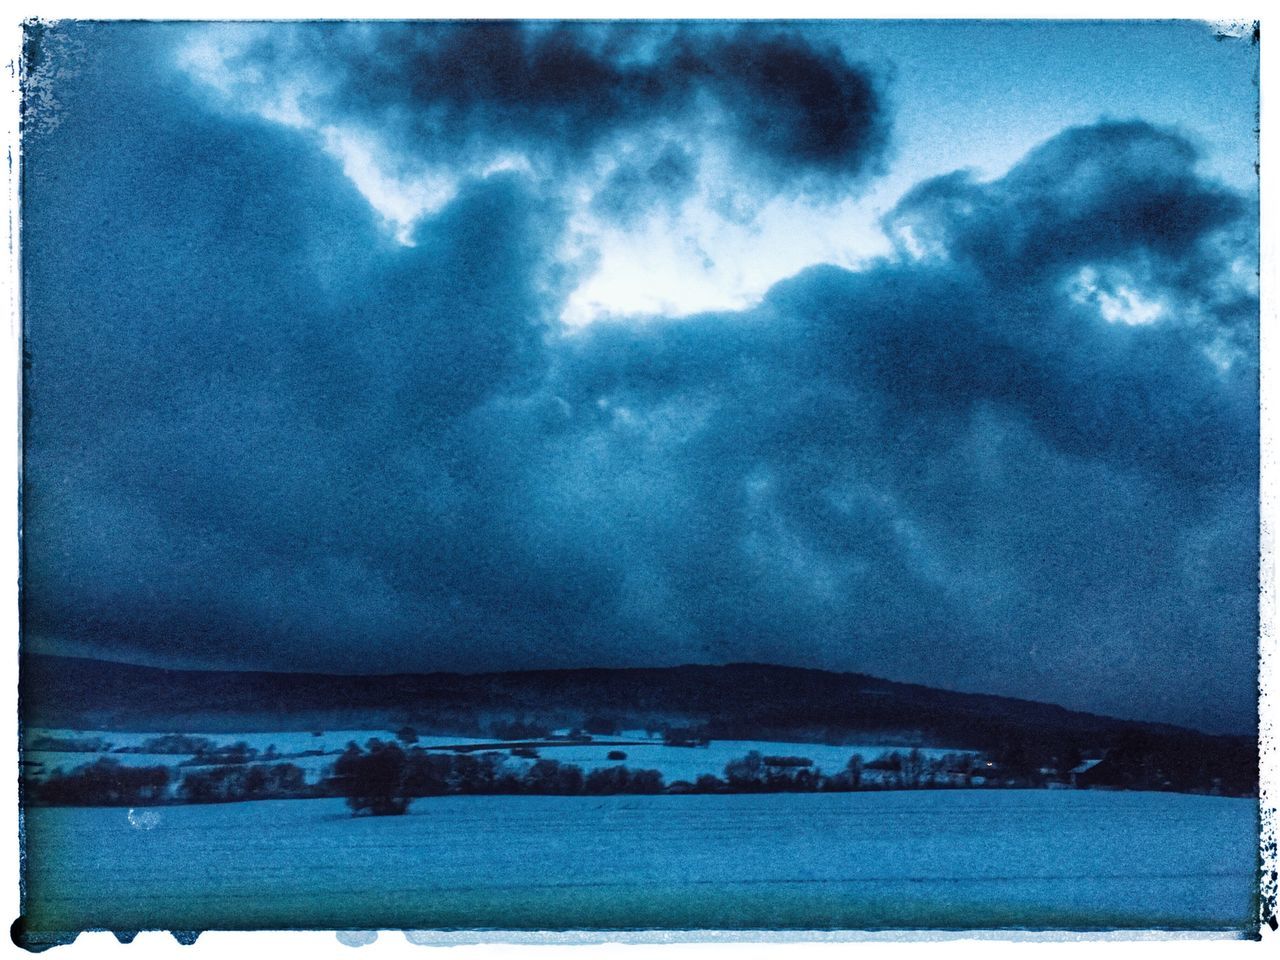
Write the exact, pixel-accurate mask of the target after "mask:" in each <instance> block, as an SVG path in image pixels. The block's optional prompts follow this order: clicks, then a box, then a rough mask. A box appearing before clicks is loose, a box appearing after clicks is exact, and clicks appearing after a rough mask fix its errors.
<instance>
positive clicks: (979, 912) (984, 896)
mask: <svg viewBox="0 0 1280 960" xmlns="http://www.w3.org/2000/svg"><path fill="white" fill-rule="evenodd" d="M25 816H26V820H25V842H26V848H27V850H28V851H29V852H30V854H31V857H30V859H29V860H28V863H27V886H26V901H25V904H24V913H25V915H26V917H27V919H28V921H29V923H30V925H31V928H32V929H33V930H45V931H57V930H73V929H86V928H107V929H117V930H120V929H126V930H127V929H146V928H149V927H154V926H157V925H162V926H164V927H166V928H179V929H182V928H189V929H217V928H288V927H295V928H296V927H309V928H320V929H325V928H344V927H346V928H369V927H391V928H499V929H502V928H506V929H556V928H676V929H678V928H686V929H690V928H692V929H696V928H723V929H734V928H737V929H750V928H826V929H836V928H845V929H875V928H902V927H908V928H910V927H929V928H953V929H955V928H974V927H1031V928H1070V929H1098V928H1114V927H1126V928H1136V927H1144V928H1145V927H1167V928H1174V929H1224V928H1225V929H1240V928H1243V927H1244V926H1246V925H1247V924H1249V923H1250V922H1251V919H1252V917H1253V913H1254V909H1255V907H1254V892H1255V889H1256V874H1255V870H1256V856H1257V841H1256V837H1257V824H1256V816H1257V804H1256V802H1255V801H1250V800H1243V799H1230V798H1221V797H1204V796H1186V795H1177V794H1159V793H1136V792H1133V793H1117V792H1085V791H1080V792H1076V791H946V792H936V791H930V792H892V793H860V794H859V793H853V794H775V795H739V796H685V797H676V796H652V797H635V796H630V797H442V798H438V799H424V800H420V801H417V802H415V803H414V804H413V806H412V807H411V809H410V811H409V814H408V815H407V816H404V817H377V818H353V817H351V816H350V815H349V813H348V812H347V810H346V808H345V807H344V805H343V803H342V801H340V800H302V801H266V802H257V803H231V804H216V805H202V806H176V807H174V806H171V807H156V808H147V809H145V810H138V811H130V810H127V809H124V808H115V809H108V808H65V807H64V808H54V807H47V808H37V809H30V810H28V811H26V815H25Z"/></svg>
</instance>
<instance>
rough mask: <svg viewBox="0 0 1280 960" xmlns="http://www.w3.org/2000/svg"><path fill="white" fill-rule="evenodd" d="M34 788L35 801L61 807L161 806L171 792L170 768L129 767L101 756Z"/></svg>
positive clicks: (60, 773)
mask: <svg viewBox="0 0 1280 960" xmlns="http://www.w3.org/2000/svg"><path fill="white" fill-rule="evenodd" d="M30 788H31V797H32V799H33V800H34V801H36V802H38V803H47V804H52V805H57V806H80V807H99V806H138V805H141V804H147V803H159V802H161V801H163V800H164V799H165V796H166V793H167V792H168V788H169V768H168V767H128V766H125V765H124V764H122V763H121V762H120V761H119V760H116V759H114V758H112V757H99V758H98V759H97V760H95V761H94V762H93V763H89V764H85V765H83V766H80V767H76V768H75V769H74V770H72V771H71V772H70V773H62V772H61V771H57V772H55V773H53V774H52V775H51V776H49V777H48V778H47V779H45V780H43V781H34V782H32V783H31V784H30Z"/></svg>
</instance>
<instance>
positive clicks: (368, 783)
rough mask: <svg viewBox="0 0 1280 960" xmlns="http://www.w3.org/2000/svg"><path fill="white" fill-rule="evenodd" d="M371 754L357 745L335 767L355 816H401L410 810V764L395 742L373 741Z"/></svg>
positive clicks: (349, 748) (369, 745) (350, 748)
mask: <svg viewBox="0 0 1280 960" xmlns="http://www.w3.org/2000/svg"><path fill="white" fill-rule="evenodd" d="M368 748H369V749H368V752H367V753H365V752H363V751H361V750H360V748H359V747H357V746H356V745H355V744H354V743H350V744H348V745H347V749H346V751H345V752H344V753H343V754H342V756H340V757H339V758H338V760H337V762H336V763H335V764H334V765H333V773H334V778H335V779H336V780H337V781H338V787H339V790H340V792H341V793H342V795H343V796H345V797H346V798H347V806H349V807H350V808H351V811H352V813H354V814H357V815H359V814H361V813H369V814H371V815H373V816H387V815H391V814H401V813H404V812H405V811H406V810H408V809H409V795H408V789H407V786H408V783H407V780H408V777H407V776H406V774H407V768H408V764H407V761H406V758H405V753H404V751H403V750H401V749H400V747H399V746H397V745H396V744H395V743H383V742H382V741H381V740H378V739H373V740H370V741H369V744H368Z"/></svg>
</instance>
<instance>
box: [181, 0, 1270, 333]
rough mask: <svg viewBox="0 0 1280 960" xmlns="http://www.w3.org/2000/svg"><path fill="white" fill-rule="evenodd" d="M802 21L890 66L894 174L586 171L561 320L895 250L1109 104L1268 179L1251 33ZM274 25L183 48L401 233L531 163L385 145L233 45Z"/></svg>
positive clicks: (688, 303)
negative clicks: (627, 176)
mask: <svg viewBox="0 0 1280 960" xmlns="http://www.w3.org/2000/svg"><path fill="white" fill-rule="evenodd" d="M808 28H809V29H811V30H813V31H814V32H815V33H820V34H823V35H824V39H826V40H829V41H830V42H833V43H837V44H839V45H840V46H841V47H842V48H843V49H844V50H845V51H846V52H847V53H848V55H849V56H850V58H851V59H853V60H857V61H862V62H866V63H869V64H871V65H872V66H874V67H877V68H879V69H880V70H881V71H883V72H884V73H886V74H888V75H889V76H890V77H891V80H890V83H889V85H888V88H887V89H888V96H889V102H890V109H891V111H892V117H893V140H892V146H891V151H890V156H889V164H888V167H887V171H886V173H885V174H884V175H883V176H882V177H880V178H879V179H877V180H874V181H872V182H870V183H866V182H863V183H861V184H860V185H857V186H851V188H850V192H849V193H848V194H847V195H845V196H843V197H839V198H836V199H823V200H820V201H819V200H812V199H805V198H797V197H788V196H779V197H776V198H774V199H772V200H770V201H768V202H766V203H764V204H763V205H761V206H760V207H759V208H758V210H757V212H756V215H755V216H754V217H753V218H751V219H749V220H747V221H745V222H744V221H743V220H742V219H741V218H728V217H726V216H724V215H723V214H722V213H721V212H720V211H719V209H718V207H717V204H716V203H715V202H713V199H712V184H709V183H708V176H707V171H708V169H709V170H711V172H712V175H714V174H715V166H716V165H715V164H714V162H713V163H711V164H710V165H708V166H707V167H704V174H703V177H702V178H701V186H700V189H699V190H698V191H697V192H696V193H695V195H694V196H692V197H691V198H689V199H688V200H687V201H686V202H685V203H684V204H683V205H681V206H680V207H679V208H678V209H677V210H676V211H674V212H671V211H669V210H665V209H663V210H658V209H655V210H654V211H653V213H652V214H651V215H649V216H647V217H641V218H638V219H637V220H636V221H634V222H631V223H628V224H627V225H625V226H623V225H619V224H617V223H613V222H610V221H608V220H607V219H604V218H601V217H599V216H596V215H594V214H593V213H592V212H591V210H590V208H589V206H588V204H589V202H590V196H591V189H590V185H589V184H588V185H587V188H586V189H582V187H583V185H582V184H579V185H578V188H577V189H575V190H574V191H573V193H574V195H575V196H577V198H578V199H577V203H576V210H575V212H574V213H573V215H572V217H571V237H570V241H569V243H568V244H567V245H566V248H565V250H564V254H565V256H566V258H572V259H574V260H576V261H578V262H584V261H585V262H589V263H591V264H592V265H593V266H592V269H591V270H589V271H587V272H586V274H585V275H584V279H583V281H582V282H581V283H580V285H579V286H578V287H577V289H576V290H574V291H573V292H572V294H571V295H570V296H569V298H568V301H567V304H566V307H565V310H564V313H563V316H562V319H563V320H564V321H565V323H566V324H568V325H571V326H580V325H582V324H586V323H589V322H591V321H592V320H595V319H597V318H600V317H602V316H606V315H647V314H654V315H664V316H668V317H678V316H684V315H689V314H692V313H697V312H701V311H706V310H715V309H740V308H743V307H746V306H749V305H751V304H752V303H754V302H755V301H757V300H758V299H759V298H760V297H761V296H762V295H763V294H764V293H765V292H766V291H767V290H768V289H769V287H770V286H772V285H773V284H774V283H776V282H777V281H779V280H781V279H784V278H785V277H788V276H791V275H794V274H795V273H797V272H798V271H799V270H801V269H803V268H804V267H806V266H810V265H813V264H817V263H832V264H836V265H839V266H845V267H850V268H856V267H857V265H858V264H859V263H862V262H865V261H867V260H868V259H871V258H874V257H877V256H881V255H884V254H886V253H888V252H889V251H890V249H891V244H890V243H889V241H888V239H887V238H886V237H885V235H884V232H883V231H882V229H881V227H880V218H881V217H882V216H883V214H885V213H886V212H887V211H888V210H890V209H891V208H892V207H893V205H894V203H895V202H896V201H897V199H898V198H899V197H900V196H901V195H902V194H903V193H904V192H905V191H906V190H908V189H910V188H911V187H912V186H914V185H915V184H916V183H918V182H920V181H921V180H923V179H926V178H928V177H931V176H936V175H938V174H943V173H948V172H950V171H952V170H956V169H970V170H972V171H974V173H975V174H976V175H977V176H978V177H980V178H983V179H987V178H993V177H998V176H1000V175H1001V174H1002V173H1004V172H1005V171H1006V170H1007V169H1008V168H1009V167H1010V166H1011V165H1013V164H1014V163H1016V162H1017V161H1018V159H1020V158H1021V157H1022V156H1023V155H1024V154H1025V153H1026V151H1027V150H1028V149H1030V148H1032V147H1034V146H1035V145H1036V144H1038V143H1041V142H1043V141H1044V140H1047V139H1048V138H1050V137H1052V136H1053V135H1054V134H1056V133H1058V132H1059V131H1061V130H1062V129H1064V128H1066V127H1070V126H1074V125H1079V124H1087V123H1093V122H1095V121H1097V120H1099V119H1101V118H1104V117H1109V118H1114V119H1131V118H1140V119H1143V120H1146V121H1149V122H1152V123H1155V124H1159V125H1166V126H1173V127H1176V128H1178V129H1179V130H1181V131H1182V132H1183V133H1184V134H1186V135H1189V136H1190V137H1191V138H1192V139H1193V140H1194V141H1195V142H1196V143H1197V144H1198V145H1199V146H1200V148H1201V150H1202V151H1203V154H1204V166H1203V170H1204V172H1205V173H1206V174H1208V175H1210V176H1214V177H1217V178H1219V179H1221V180H1223V181H1224V182H1226V183H1228V184H1230V185H1231V186H1233V187H1235V188H1237V189H1241V190H1246V191H1250V192H1252V191H1256V189H1257V179H1256V174H1255V167H1254V163H1255V160H1256V157H1257V145H1256V139H1255V134H1254V129H1255V122H1256V121H1255V118H1256V108H1257V88H1256V86H1255V78H1256V70H1257V60H1256V48H1254V47H1253V46H1252V45H1251V44H1250V43H1249V42H1248V40H1246V39H1240V38H1231V39H1224V40H1219V39H1216V38H1215V36H1214V30H1213V28H1212V27H1211V26H1209V25H1207V24H1200V23H1189V22H1168V21H1166V22H1145V23H1128V22H1117V21H1112V22H1106V23H1088V22H1075V23H1061V22H1057V23H1055V22H1032V21H1025V22H1022V21H1015V22H987V23H978V22H957V21H950V22H942V21H924V22H911V21H885V22H862V23H851V22H849V21H845V22H832V23H827V24H810V25H808ZM270 29H279V28H278V27H272V26H271V25H244V24H241V25H230V26H228V25H217V26H213V27H200V28H196V30H195V32H194V33H193V35H192V37H191V39H190V40H189V42H188V43H187V44H186V45H185V46H184V47H183V49H182V51H181V53H180V56H179V63H180V65H181V66H182V67H183V68H184V69H185V70H186V71H187V72H188V73H189V74H190V75H191V76H193V77H194V78H195V79H197V80H198V81H200V82H202V83H203V84H205V85H206V86H207V87H209V88H211V89H212V90H214V91H216V92H218V93H220V94H221V95H222V96H223V97H225V98H229V99H231V100H234V101H238V102H239V106H240V108H241V109H248V110H250V111H252V112H256V113H257V114H258V115H260V116H262V117H264V118H265V119H268V120H273V121H275V122H279V123H283V124H285V125H288V126H291V127H294V128H297V129H299V130H304V131H309V132H311V133H313V134H315V135H316V136H317V142H318V143H319V145H320V147H321V148H322V149H324V150H325V151H326V152H328V153H330V154H331V155H332V156H334V157H335V158H336V159H337V160H338V161H339V163H340V164H341V166H342V170H343V172H344V173H345V174H346V176H347V177H348V178H349V179H350V180H351V181H352V183H353V184H355V186H356V187H357V189H359V190H360V192H361V193H362V194H363V195H364V197H365V198H366V199H367V200H368V202H369V203H370V205H371V206H372V207H374V209H376V210H377V211H378V212H379V213H380V214H381V215H382V217H383V219H384V221H385V223H386V225H387V229H388V230H389V231H390V232H391V233H392V234H393V235H394V236H396V237H397V238H398V239H399V240H400V241H401V242H402V243H405V244H408V243H410V242H411V240H410V237H411V235H412V232H413V229H414V226H415V225H416V224H417V223H418V222H419V221H420V220H421V219H422V218H424V217H428V216H430V215H432V214H433V213H435V212H436V211H438V210H439V209H441V208H442V207H443V206H444V205H445V204H447V203H448V201H449V200H450V199H451V197H452V196H453V193H454V191H455V190H456V188H457V183H458V178H459V177H460V176H463V175H485V174H487V173H488V172H492V169H512V168H516V169H519V168H520V167H521V166H522V161H521V158H520V157H519V156H518V155H516V154H512V155H510V156H503V157H495V158H493V162H491V163H490V164H488V166H487V167H486V168H485V169H483V170H479V171H448V170H441V169H432V168H429V167H426V166H422V167H419V168H416V169H415V168H413V167H412V166H411V165H410V166H406V164H405V158H401V157H393V156H391V155H390V154H389V153H388V150H387V148H386V146H385V142H384V141H383V140H381V139H380V137H379V135H378V132H377V131H372V130H361V129H356V128H354V127H347V126H343V125H341V124H336V123H332V122H326V123H324V124H321V123H319V122H317V121H315V120H313V119H311V116H312V115H311V114H309V113H308V110H307V108H306V98H305V95H304V93H303V92H302V90H301V89H300V84H301V86H302V87H303V88H305V87H307V86H308V85H310V84H313V83H319V84H321V85H322V84H323V81H322V80H317V78H313V77H306V78H303V79H301V80H300V79H299V78H297V77H285V76H275V77H265V76H263V75H262V73H261V69H262V68H260V67H257V66H255V65H253V64H250V63H247V62H245V61H244V60H243V59H242V58H241V57H240V56H239V53H240V52H241V51H243V50H244V49H245V45H246V44H247V41H248V40H249V39H251V38H252V36H253V35H254V33H253V31H262V30H270ZM306 95H312V96H314V95H315V91H314V90H307V91H306ZM1108 295H1109V296H1112V297H1119V298H1120V299H1119V300H1117V301H1116V303H1115V304H1114V307H1115V310H1114V311H1113V312H1116V311H1118V313H1117V320H1123V321H1124V322H1134V318H1138V317H1142V318H1145V317H1146V316H1147V312H1148V311H1147V309H1146V307H1147V305H1145V304H1144V303H1142V302H1140V297H1139V299H1138V300H1135V301H1134V302H1133V303H1129V302H1128V301H1126V300H1125V298H1124V295H1123V292H1117V291H1113V292H1111V293H1109V294H1108ZM1134 296H1135V297H1138V294H1137V293H1136V292H1134Z"/></svg>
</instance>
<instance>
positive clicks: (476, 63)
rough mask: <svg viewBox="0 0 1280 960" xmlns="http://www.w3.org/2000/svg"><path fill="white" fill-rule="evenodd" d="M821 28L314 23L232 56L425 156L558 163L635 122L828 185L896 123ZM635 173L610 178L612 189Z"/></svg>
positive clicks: (851, 174) (873, 156) (752, 169)
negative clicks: (707, 140) (303, 87)
mask: <svg viewBox="0 0 1280 960" xmlns="http://www.w3.org/2000/svg"><path fill="white" fill-rule="evenodd" d="M812 33H813V32H812V31H809V32H805V31H802V30H798V29H793V28H785V27H775V28H769V29H768V31H767V32H766V31H762V30H760V29H752V30H748V29H746V28H741V27H739V28H726V27H723V26H718V25H714V24H682V25H651V26H649V27H645V28H642V27H639V26H630V27H628V26H626V25H611V26H607V27H606V26H603V25H590V24H517V23H503V22H489V23H481V22H473V23H449V24H420V23H419V24H400V25H383V26H381V27H379V28H377V29H370V28H369V26H368V25H357V26H352V27H346V28H341V29H335V28H334V27H333V26H331V25H315V24H312V25H300V26H297V27H295V28H293V29H292V30H291V31H290V32H289V33H288V34H287V35H285V38H284V39H278V38H277V35H276V34H272V35H271V36H270V37H269V38H267V39H263V40H260V41H259V42H257V43H255V44H253V45H251V46H250V47H249V48H248V49H247V50H246V51H245V52H244V53H243V54H242V56H241V57H240V58H238V59H237V60H236V61H234V62H233V63H232V64H231V66H232V68H233V69H235V68H236V67H238V66H242V65H249V66H252V67H254V68H256V69H257V70H263V69H265V70H266V72H267V75H268V76H271V75H273V74H276V73H280V74H285V75H288V74H292V73H299V74H301V75H303V76H315V77H317V78H319V79H318V81H317V82H316V83H314V84H313V86H315V87H317V88H319V89H321V90H324V91H325V92H324V93H321V94H314V95H312V96H311V97H310V98H309V100H308V109H315V110H317V111H319V112H320V114H321V115H322V116H323V117H324V118H326V119H333V118H339V119H341V120H342V121H344V122H351V121H355V122H357V123H361V122H367V123H370V124H371V125H373V126H376V127H377V128H378V129H381V130H389V131H391V132H392V134H393V136H394V137H396V138H397V141H396V144H395V145H396V146H398V147H400V148H401V149H403V150H405V151H406V152H407V153H409V154H411V155H413V156H415V157H418V158H432V159H446V160H448V161H449V162H453V163H456V162H458V161H459V160H470V161H473V162H481V163H483V162H484V161H487V160H489V159H491V157H492V156H493V155H494V154H495V153H500V152H502V151H517V152H523V153H525V154H528V155H529V156H531V157H532V158H534V159H535V160H537V161H539V162H541V163H544V164H547V165H548V166H549V167H550V168H551V169H553V170H560V171H561V172H563V171H564V170H565V169H566V168H572V167H574V166H576V165H580V164H582V163H584V162H587V161H590V160H592V159H594V158H597V157H598V156H599V155H601V154H611V153H613V152H615V151H616V150H617V149H618V148H619V147H620V146H621V145H623V144H624V143H629V142H630V141H631V140H633V139H634V138H635V137H636V136H637V135H641V137H642V139H644V138H653V137H657V138H658V139H667V138H672V137H674V138H675V139H676V140H681V139H688V138H690V137H692V138H694V139H702V138H704V137H707V136H710V137H712V138H714V139H715V141H716V142H717V144H718V145H719V146H721V147H725V148H727V149H728V150H730V151H732V154H733V157H734V161H735V164H736V165H737V170H738V175H740V176H746V175H750V174H754V175H755V176H756V177H757V178H758V179H759V180H761V181H762V182H767V183H769V184H772V185H773V186H774V188H782V187H799V188H802V189H821V188H825V187H826V186H828V185H829V184H831V183H833V182H834V183H837V184H846V183H848V182H849V181H851V180H853V179H855V178H857V177H859V176H860V175H862V174H864V173H866V172H869V171H871V170H874V169H875V168H877V167H878V165H879V162H880V160H881V156H882V153H883V151H884V148H885V145H886V141H887V136H888V126H889V122H888V114H887V110H886V106H885V103H884V94H883V91H882V89H881V86H882V82H881V80H880V79H879V78H877V77H876V76H874V75H873V74H872V73H871V71H870V70H869V69H868V68H867V67H865V66H863V65H860V64H855V63H850V62H849V61H848V60H847V59H846V58H845V56H844V55H843V54H842V53H841V52H840V51H839V50H838V49H836V48H835V47H834V46H832V45H830V44H827V43H824V42H822V41H821V40H820V39H814V38H813V36H811V34H812ZM255 75H256V74H255ZM691 159H692V158H690V157H689V156H688V155H687V154H686V155H683V156H682V155H681V154H680V153H678V152H672V151H667V152H664V153H662V154H661V157H660V158H659V161H658V163H657V164H656V168H655V169H654V170H653V171H651V173H653V174H654V175H657V176H672V175H674V176H677V177H679V178H681V179H687V177H688V176H689V173H688V172H687V170H686V168H687V167H688V166H689V164H690V163H691ZM645 179H646V181H647V179H648V178H645ZM626 183H627V175H626V174H624V175H623V176H622V177H621V178H615V180H614V183H613V189H614V191H615V193H616V192H617V191H619V190H620V189H621V188H622V187H623V186H625V185H626Z"/></svg>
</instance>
